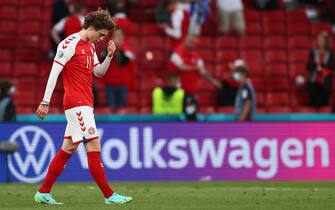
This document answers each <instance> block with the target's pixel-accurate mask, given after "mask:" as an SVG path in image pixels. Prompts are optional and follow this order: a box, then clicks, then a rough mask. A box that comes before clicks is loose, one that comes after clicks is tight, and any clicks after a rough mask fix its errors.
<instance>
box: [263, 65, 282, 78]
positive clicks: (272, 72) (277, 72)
mask: <svg viewBox="0 0 335 210" xmlns="http://www.w3.org/2000/svg"><path fill="white" fill-rule="evenodd" d="M264 69H265V75H266V76H271V77H277V76H279V77H287V76H288V68H287V65H286V64H267V65H266V66H265V68H264Z"/></svg>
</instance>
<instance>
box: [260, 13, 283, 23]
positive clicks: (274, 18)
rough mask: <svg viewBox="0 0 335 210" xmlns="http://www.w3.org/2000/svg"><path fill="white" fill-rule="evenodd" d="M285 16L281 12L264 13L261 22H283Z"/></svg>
mask: <svg viewBox="0 0 335 210" xmlns="http://www.w3.org/2000/svg"><path fill="white" fill-rule="evenodd" d="M285 19H286V17H285V14H284V12H283V11H264V12H263V22H265V23H274V22H282V23H283V22H285Z"/></svg>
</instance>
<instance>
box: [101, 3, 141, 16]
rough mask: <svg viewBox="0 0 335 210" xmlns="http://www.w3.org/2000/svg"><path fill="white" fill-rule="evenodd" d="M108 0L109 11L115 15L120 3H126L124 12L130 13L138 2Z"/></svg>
mask: <svg viewBox="0 0 335 210" xmlns="http://www.w3.org/2000/svg"><path fill="white" fill-rule="evenodd" d="M106 1H107V8H108V10H109V12H110V13H111V14H112V15H114V14H116V13H117V11H118V4H119V3H122V4H124V12H125V14H127V15H129V12H130V10H131V8H132V7H133V5H134V4H136V1H137V0H106Z"/></svg>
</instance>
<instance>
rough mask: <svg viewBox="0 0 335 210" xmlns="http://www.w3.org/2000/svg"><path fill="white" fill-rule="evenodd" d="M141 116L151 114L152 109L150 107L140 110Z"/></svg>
mask: <svg viewBox="0 0 335 210" xmlns="http://www.w3.org/2000/svg"><path fill="white" fill-rule="evenodd" d="M139 113H140V114H151V107H150V106H143V107H141V108H140V110H139Z"/></svg>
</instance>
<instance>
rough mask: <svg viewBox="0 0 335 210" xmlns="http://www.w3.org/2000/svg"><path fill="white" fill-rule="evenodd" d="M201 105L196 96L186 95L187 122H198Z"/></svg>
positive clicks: (185, 114) (185, 111)
mask: <svg viewBox="0 0 335 210" xmlns="http://www.w3.org/2000/svg"><path fill="white" fill-rule="evenodd" d="M198 112H199V103H198V101H197V99H196V98H195V96H193V95H186V96H185V100H184V116H185V120H186V121H197V120H198Z"/></svg>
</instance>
